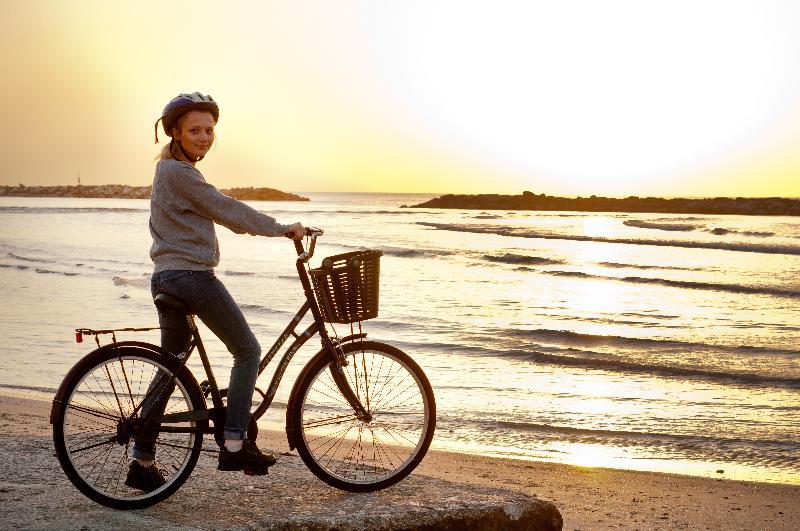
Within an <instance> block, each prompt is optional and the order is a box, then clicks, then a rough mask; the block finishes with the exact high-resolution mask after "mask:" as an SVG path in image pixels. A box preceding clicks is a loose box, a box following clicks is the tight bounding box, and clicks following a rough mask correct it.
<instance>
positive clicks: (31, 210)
mask: <svg viewBox="0 0 800 531" xmlns="http://www.w3.org/2000/svg"><path fill="white" fill-rule="evenodd" d="M129 212H150V209H147V208H120V207H106V208H102V207H73V208H70V207H23V206H4V207H0V214H90V213H101V214H102V213H105V214H108V213H129Z"/></svg>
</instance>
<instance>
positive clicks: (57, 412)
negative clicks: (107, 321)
mask: <svg viewBox="0 0 800 531" xmlns="http://www.w3.org/2000/svg"><path fill="white" fill-rule="evenodd" d="M114 349H119V350H120V351H125V352H129V351H130V350H145V351H147V352H150V353H154V354H158V355H160V356H164V357H169V358H172V359H174V360H176V361H177V358H176V357H175V356H174V355H173V354H172V353H170V352H169V351H167V350H164V349H162V348H161V347H159V346H156V345H153V344H151V343H143V342H141V341H120V342H118V343H110V344H108V345H103V346H102V347H100V348H98V349H95V350H93V351H91V352H90V353H88V354H87V355H85V356H84V357H83V358H81V359H80V361H78V363H76V364H75V365H73V366H72V368H71V369H70V370H69V372H68V373H67V375H66V376H65V377H64V379H63V380H62V381H61V385H59V386H58V390H57V391H56V395H55V396H54V397H53V405H52V406H51V408H50V424H55V423H56V422H58V421H59V420H60V419H61V415H62V414H63V407H62V406H63V402H64V399H65V398H66V396H65V395H66V394H67V382H70V381H72V380H73V379H74V376H75V375H76V374H80V373H81V372H83V371H84V370H86V365H87V364H90V363H93V362H94V359H95V358H96V357H98V356H101V355H103V354H105V353H106V352H108V351H109V350H114Z"/></svg>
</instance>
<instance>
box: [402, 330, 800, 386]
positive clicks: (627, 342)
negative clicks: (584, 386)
mask: <svg viewBox="0 0 800 531" xmlns="http://www.w3.org/2000/svg"><path fill="white" fill-rule="evenodd" d="M515 335H517V336H518V337H521V338H526V339H533V340H534V341H536V342H540V343H551V344H552V343H558V344H561V345H562V346H560V347H552V348H548V347H547V346H546V345H544V344H532V345H530V347H528V346H522V345H520V344H516V345H514V344H513V343H510V342H506V343H504V344H503V345H502V346H501V347H497V348H493V347H485V346H478V345H459V344H457V343H445V342H433V343H431V342H426V343H419V344H416V343H414V342H409V341H397V343H398V346H400V347H401V348H408V349H409V350H413V349H414V348H422V347H424V348H426V349H428V350H434V351H441V352H451V353H459V354H466V355H473V356H481V357H487V358H488V357H493V356H501V357H504V358H512V359H515V360H521V361H528V362H532V363H539V364H542V365H554V366H559V367H576V368H581V369H588V370H598V371H606V372H615V373H626V374H641V375H647V376H660V377H666V378H691V379H698V380H705V381H713V382H721V383H735V384H739V385H748V386H756V387H780V388H790V389H800V378H795V377H789V376H777V375H771V374H758V373H752V372H744V371H741V372H740V371H726V370H717V369H713V368H704V367H689V366H679V365H667V364H662V363H648V362H646V361H642V362H637V361H628V360H623V359H619V358H608V357H601V356H602V354H600V353H598V352H592V351H587V350H582V349H576V348H564V346H565V345H569V344H570V343H573V344H575V345H578V346H582V347H591V346H601V345H611V346H620V345H624V346H627V347H633V348H634V349H637V350H639V349H644V348H646V347H647V346H653V345H656V346H658V347H659V348H666V349H667V350H669V351H672V352H676V353H686V352H692V351H696V350H698V347H700V348H702V349H703V350H716V351H729V352H731V351H738V352H739V353H742V352H741V351H740V349H739V347H731V346H716V345H706V344H702V343H688V342H677V341H675V342H671V341H659V340H653V339H636V338H626V337H618V336H593V335H588V334H579V333H576V332H568V331H556V330H531V331H527V330H516V331H514V330H498V331H497V333H496V334H495V337H503V336H507V337H513V336H515ZM548 338H551V340H550V341H548ZM753 349H754V350H760V351H762V353H764V354H767V355H769V354H788V355H790V356H794V357H796V356H797V355H798V352H796V351H781V350H779V349H769V348H766V347H753ZM666 353H667V352H664V354H666Z"/></svg>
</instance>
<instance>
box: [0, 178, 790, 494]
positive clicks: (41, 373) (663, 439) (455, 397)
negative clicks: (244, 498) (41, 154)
mask: <svg viewBox="0 0 800 531" xmlns="http://www.w3.org/2000/svg"><path fill="white" fill-rule="evenodd" d="M301 194H302V195H305V196H307V197H309V198H310V201H308V202H269V201H250V202H248V204H250V205H251V206H252V207H253V208H255V209H257V210H259V211H261V212H264V213H267V214H269V215H271V216H274V217H275V218H277V219H278V220H279V221H281V222H285V223H290V222H295V221H301V222H302V223H303V224H305V225H309V226H315V227H320V228H323V229H324V230H325V234H324V236H323V237H321V238H320V240H319V243H318V245H317V249H316V255H315V257H314V259H313V260H312V266H317V265H318V264H319V261H320V260H321V259H322V258H323V257H326V256H331V255H335V254H339V253H344V252H349V251H352V250H356V249H362V248H363V249H381V250H383V253H384V255H383V257H382V258H381V279H380V312H379V315H378V317H377V318H375V319H372V320H369V321H366V322H364V323H362V324H361V326H362V329H363V331H364V332H366V333H367V334H368V338H372V339H375V340H380V341H385V342H388V343H391V344H394V345H396V346H398V347H399V348H401V349H403V350H404V351H406V352H407V353H409V354H410V355H411V356H412V357H413V358H414V359H415V360H416V361H417V362H418V363H419V364H420V365H421V366H422V367H423V369H424V370H425V372H426V374H427V375H428V377H429V379H430V381H431V383H432V385H433V388H434V392H435V395H436V401H437V407H438V424H437V431H436V436H435V438H434V442H433V447H434V448H439V449H445V450H453V451H458V452H467V453H472V454H481V455H490V456H499V457H510V458H518V459H526V460H543V461H552V462H560V463H569V464H573V465H579V466H586V467H598V466H599V467H612V468H621V469H633V470H648V471H660V472H673V473H681V474H691V475H698V476H707V477H715V478H733V479H747V480H755V481H768V482H780V483H794V484H798V483H800V314H798V305H800V218H796V217H779V216H775V217H767V216H739V215H678V214H641V213H594V212H592V213H586V212H531V211H500V210H485V211H482V210H445V209H431V208H407V207H406V206H407V205H414V204H418V203H421V202H423V201H425V200H427V199H430V198H432V197H433V195H432V194H356V193H305V194H303V193H302V192H301ZM148 216H149V203H148V201H146V200H135V199H78V198H16V197H2V198H0V290H1V291H2V302H1V303H0V304H1V305H0V330H1V332H0V333H2V336H3V343H2V344H3V348H2V351H0V393H5V394H18V395H22V396H29V397H33V398H41V399H45V400H50V399H51V398H52V396H53V394H54V393H55V391H56V389H57V387H58V385H59V384H60V382H61V380H62V379H63V377H64V376H65V374H66V373H67V371H68V370H69V368H70V367H71V366H72V365H73V364H74V363H76V362H77V361H78V360H79V359H80V358H81V357H83V356H84V355H86V354H87V353H88V352H90V351H91V350H92V349H93V348H96V346H97V345H95V344H94V341H93V339H92V338H91V337H87V338H86V340H85V341H84V342H83V343H77V342H76V341H75V332H74V330H75V329H76V328H81V327H85V328H93V329H110V328H123V327H149V326H157V318H156V313H155V309H154V307H153V304H152V301H151V296H150V291H149V277H150V273H151V269H152V263H151V262H150V259H149V254H148V251H149V247H150V242H151V240H150V235H149V232H148ZM218 238H219V242H220V248H221V252H222V261H221V263H220V265H219V267H218V268H217V270H216V272H217V275H218V276H219V278H220V279H221V280H222V281H223V282H224V283H225V285H226V286H227V287H228V289H229V291H230V292H231V293H232V294H233V296H234V298H235V299H236V300H237V302H238V303H239V305H240V307H241V308H242V310H243V312H244V314H245V316H246V317H247V319H248V321H249V323H250V324H251V326H252V328H253V331H254V332H255V334H256V336H257V337H258V338H259V341H260V343H261V345H262V347H263V349H264V351H266V350H267V349H268V348H269V346H270V345H272V343H273V341H274V339H275V338H276V337H277V336H278V334H279V333H280V332H281V330H283V328H284V327H285V326H286V324H287V323H288V322H289V320H290V319H291V317H292V316H293V315H294V314H295V312H296V310H297V309H298V308H299V307H300V306H301V304H302V303H303V299H304V296H303V292H302V289H301V285H300V282H299V280H298V278H297V273H296V270H295V257H296V255H295V251H294V248H293V246H292V245H291V243H290V242H289V241H288V240H286V239H284V238H264V237H254V236H249V235H237V234H234V233H232V232H230V231H229V230H228V229H225V228H223V227H219V228H218ZM354 329H355V331H358V325H355V328H354ZM201 330H202V332H203V333H204V338H205V341H206V346H207V348H208V350H209V351H210V354H211V358H212V362H213V366H214V369H215V371H216V375H217V377H218V379H219V380H220V381H221V384H222V385H226V382H227V378H228V369H229V368H230V366H231V357H230V355H229V354H228V352H227V351H226V350H225V347H224V346H223V345H222V343H221V342H219V341H218V340H217V339H216V338H215V337H213V335H212V334H211V333H210V332H208V330H207V329H205V328H204V327H201ZM330 330H331V332H332V333H334V332H335V333H336V334H338V335H339V336H340V337H341V336H343V335H346V334H349V333H350V331H351V328H350V326H349V325H335V327H334V328H333V329H330ZM110 339H111V338H110V336H102V338H101V344H105V343H107V342H108V341H110ZM117 339H118V340H129V339H135V340H141V341H153V342H157V341H158V334H157V332H138V333H133V332H119V333H117ZM319 347H320V345H319V342H318V340H317V339H316V338H314V339H312V340H311V341H309V342H308V343H307V344H306V345H305V346H304V347H303V348H302V349H301V350H300V352H299V353H298V354H297V356H296V357H295V359H294V360H293V361H292V364H291V366H290V368H289V370H288V371H287V372H286V375H285V376H284V380H283V382H282V384H281V387H280V389H279V392H278V395H277V398H276V401H275V403H274V404H273V407H272V408H271V409H270V411H268V412H267V414H266V415H265V417H263V418H262V420H261V424H262V427H265V428H275V429H282V428H283V423H284V420H283V419H284V417H285V404H286V400H287V397H288V393H289V391H290V389H291V386H292V383H293V381H294V379H295V377H296V376H297V374H298V372H299V370H300V369H301V368H302V366H303V365H304V364H305V362H306V361H307V360H308V359H309V358H310V357H311V356H312V355H313V354H314V353H315V352H316V351H317V350H318V349H319ZM275 363H276V362H274V361H273V363H272V364H271V365H270V367H268V368H267V370H266V371H265V373H264V374H263V375H262V376H261V377H260V378H259V381H258V384H257V385H258V386H259V388H262V389H264V388H266V387H267V385H268V382H269V378H270V377H271V369H272V367H273V366H274V365H275ZM190 365H191V366H192V368H193V370H196V371H198V372H197V374H198V375H199V374H200V370H201V367H200V365H199V360H198V359H194V358H193V359H192V360H191V361H190ZM198 379H199V380H201V379H203V378H202V376H198Z"/></svg>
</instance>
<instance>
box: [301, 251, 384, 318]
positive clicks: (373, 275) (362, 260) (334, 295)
mask: <svg viewBox="0 0 800 531" xmlns="http://www.w3.org/2000/svg"><path fill="white" fill-rule="evenodd" d="M382 255H383V251H377V250H366V251H353V252H350V253H344V254H337V255H334V256H329V257H327V258H325V259H324V260H323V261H322V265H321V266H320V267H318V268H316V269H311V270H309V274H310V275H311V281H312V283H313V284H314V292H315V293H316V295H317V302H318V303H319V309H320V312H321V313H322V319H323V320H325V321H327V322H329V323H343V324H347V323H354V322H356V321H366V320H367V319H372V318H373V317H376V316H377V315H378V279H379V276H380V269H381V262H380V258H381V256H382Z"/></svg>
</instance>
